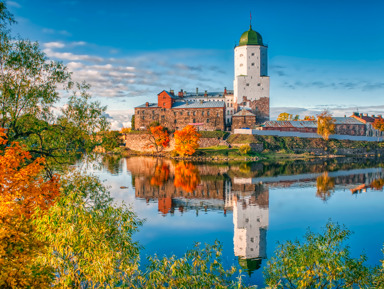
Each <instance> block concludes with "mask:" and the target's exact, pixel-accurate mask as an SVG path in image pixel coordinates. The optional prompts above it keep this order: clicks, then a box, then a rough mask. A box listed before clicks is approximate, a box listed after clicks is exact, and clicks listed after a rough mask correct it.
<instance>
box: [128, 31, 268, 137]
mask: <svg viewBox="0 0 384 289" xmlns="http://www.w3.org/2000/svg"><path fill="white" fill-rule="evenodd" d="M267 50H268V47H267V46H266V45H264V44H263V40H262V38H261V35H260V34H259V33H258V32H256V31H254V30H252V27H251V26H250V28H249V30H248V31H246V32H244V33H243V34H242V35H241V37H240V41H239V45H238V46H236V47H235V50H234V59H235V67H234V68H235V69H234V72H235V76H234V83H233V85H234V91H233V92H232V91H227V89H226V88H225V89H224V92H223V93H217V92H214V93H212V92H210V93H208V92H207V91H205V92H204V93H199V92H198V90H197V89H196V93H187V92H185V91H183V90H181V91H180V92H178V93H177V95H175V93H174V91H173V90H170V91H169V92H168V91H165V90H163V91H162V92H160V93H159V94H158V102H157V103H149V102H147V103H145V104H143V105H140V106H138V107H135V128H134V129H136V130H140V129H146V128H147V127H148V126H149V125H150V124H151V123H153V122H156V121H157V122H159V123H160V124H161V125H163V126H165V127H167V128H168V129H170V130H176V129H182V128H183V127H185V126H186V125H194V126H196V127H197V128H198V129H199V130H229V129H230V128H231V126H232V119H233V117H234V116H237V117H236V118H235V127H236V128H237V127H239V126H240V127H242V125H240V124H239V121H240V120H241V118H240V117H239V116H241V114H240V115H239V114H237V113H238V111H240V110H241V109H247V110H249V111H250V113H251V114H252V115H248V116H247V119H246V122H245V124H246V126H247V127H249V128H254V127H255V126H256V124H257V123H262V122H264V121H266V120H269V76H268V55H267ZM243 119H244V118H243Z"/></svg>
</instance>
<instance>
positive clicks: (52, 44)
mask: <svg viewBox="0 0 384 289" xmlns="http://www.w3.org/2000/svg"><path fill="white" fill-rule="evenodd" d="M43 46H44V47H45V48H48V49H52V48H64V47H65V45H64V43H63V42H58V41H54V42H46V43H44V44H43Z"/></svg>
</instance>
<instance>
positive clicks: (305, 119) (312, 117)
mask: <svg viewBox="0 0 384 289" xmlns="http://www.w3.org/2000/svg"><path fill="white" fill-rule="evenodd" d="M303 120H304V121H315V120H316V118H315V117H314V116H313V115H306V116H304V119H303Z"/></svg>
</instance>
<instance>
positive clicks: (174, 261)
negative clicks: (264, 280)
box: [135, 241, 248, 289]
mask: <svg viewBox="0 0 384 289" xmlns="http://www.w3.org/2000/svg"><path fill="white" fill-rule="evenodd" d="M221 255H222V245H221V244H220V243H219V242H217V241H216V242H215V244H213V245H207V244H206V245H205V246H204V247H203V248H201V246H200V244H199V243H196V244H195V247H194V248H193V249H192V250H189V251H188V252H186V253H185V254H184V256H183V257H181V258H177V257H176V256H174V255H172V256H170V257H162V258H159V257H158V256H157V255H155V256H153V257H149V258H148V260H149V264H148V265H147V266H146V270H145V271H144V272H143V274H142V275H140V276H137V279H136V281H135V283H136V284H135V285H136V286H137V288H165V287H166V288H238V289H241V288H248V287H245V286H244V285H243V284H242V282H241V273H240V276H238V280H236V279H235V278H234V277H236V275H238V274H239V271H238V269H237V268H236V267H231V268H229V269H228V270H225V269H224V268H223V265H222V264H223V261H222V258H221Z"/></svg>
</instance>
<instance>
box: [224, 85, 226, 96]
mask: <svg viewBox="0 0 384 289" xmlns="http://www.w3.org/2000/svg"><path fill="white" fill-rule="evenodd" d="M225 95H227V88H226V87H224V96H225Z"/></svg>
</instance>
